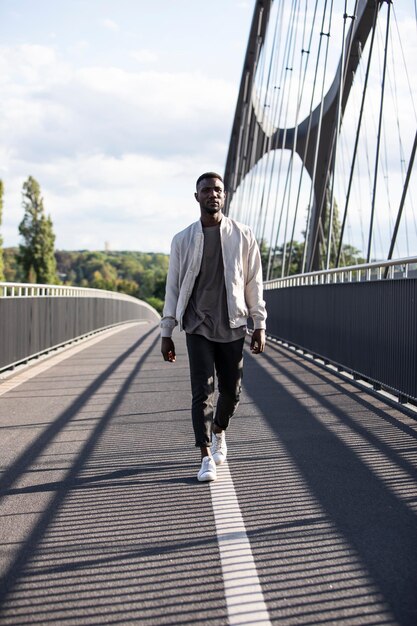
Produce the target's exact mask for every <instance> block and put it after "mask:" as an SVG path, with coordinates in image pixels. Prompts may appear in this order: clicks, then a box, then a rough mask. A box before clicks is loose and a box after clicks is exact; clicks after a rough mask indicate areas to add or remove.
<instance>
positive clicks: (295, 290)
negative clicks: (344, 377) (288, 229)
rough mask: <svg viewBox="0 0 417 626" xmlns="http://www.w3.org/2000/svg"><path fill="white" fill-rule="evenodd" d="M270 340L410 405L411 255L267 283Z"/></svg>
mask: <svg viewBox="0 0 417 626" xmlns="http://www.w3.org/2000/svg"><path fill="white" fill-rule="evenodd" d="M264 297H265V301H266V307H267V311H268V320H267V329H268V334H269V335H270V336H271V337H275V338H276V339H278V340H280V341H282V342H283V343H286V344H288V345H290V346H293V347H296V348H299V349H301V350H302V351H304V352H306V353H309V354H312V355H314V356H316V357H317V358H320V359H322V360H323V361H324V362H326V363H330V364H332V365H334V366H336V367H337V368H338V369H339V370H343V371H345V372H349V373H350V374H352V375H353V376H354V377H355V378H357V379H364V380H367V381H369V382H370V383H372V384H373V385H374V386H375V388H380V389H384V390H388V391H390V392H391V393H394V394H395V395H397V397H398V398H399V399H401V401H402V402H405V401H409V402H413V403H416V402H417V322H416V320H417V257H412V258H407V259H396V260H393V261H384V262H380V263H369V264H366V265H357V266H353V267H347V268H341V269H333V270H328V271H321V272H312V273H310V274H303V275H296V276H289V277H287V278H282V279H278V280H270V281H268V282H267V283H266V284H265V291H264Z"/></svg>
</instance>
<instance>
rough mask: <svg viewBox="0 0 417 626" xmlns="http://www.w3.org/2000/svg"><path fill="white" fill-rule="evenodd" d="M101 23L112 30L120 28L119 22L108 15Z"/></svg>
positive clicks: (115, 30)
mask: <svg viewBox="0 0 417 626" xmlns="http://www.w3.org/2000/svg"><path fill="white" fill-rule="evenodd" d="M100 23H101V25H102V26H104V28H107V30H112V31H114V32H117V31H119V30H120V26H119V24H117V22H115V21H114V20H111V19H110V18H108V17H107V18H104V19H102V20H101V22H100Z"/></svg>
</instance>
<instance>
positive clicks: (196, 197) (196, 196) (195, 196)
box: [194, 192, 198, 202]
mask: <svg viewBox="0 0 417 626" xmlns="http://www.w3.org/2000/svg"><path fill="white" fill-rule="evenodd" d="M194 198H195V199H196V200H197V202H198V193H197V192H196V193H195V194H194Z"/></svg>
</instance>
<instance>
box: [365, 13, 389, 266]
mask: <svg viewBox="0 0 417 626" xmlns="http://www.w3.org/2000/svg"><path fill="white" fill-rule="evenodd" d="M390 15H391V3H390V2H388V11H387V27H386V36H385V51H384V68H383V73H382V85H381V104H380V109H379V122H378V135H377V146H376V155H375V172H374V187H373V193H372V206H371V221H370V224H369V239H368V252H367V255H366V262H367V263H370V258H371V248H372V234H373V232H372V231H373V226H374V217H375V204H376V192H377V182H378V169H379V152H380V147H381V127H382V112H383V107H384V94H385V78H386V69H387V55H388V39H389V37H388V36H389V26H390Z"/></svg>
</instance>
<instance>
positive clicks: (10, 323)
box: [0, 297, 158, 369]
mask: <svg viewBox="0 0 417 626" xmlns="http://www.w3.org/2000/svg"><path fill="white" fill-rule="evenodd" d="M130 320H147V321H149V322H152V323H154V324H156V323H158V314H157V312H156V311H154V310H153V309H151V308H149V307H148V306H147V305H145V304H144V303H141V302H140V300H138V301H137V302H134V301H128V300H118V299H110V298H98V297H80V298H77V297H16V298H0V369H2V368H5V367H7V366H9V365H11V364H14V363H18V362H20V361H23V360H25V359H27V358H28V357H30V356H33V355H36V354H39V353H41V352H45V351H47V350H48V349H50V348H53V347H55V346H59V345H61V344H64V343H66V342H68V341H71V340H73V339H76V338H77V337H82V336H83V335H86V334H88V333H91V332H94V331H96V330H99V329H101V328H106V327H108V326H112V325H114V324H118V323H122V322H127V321H130Z"/></svg>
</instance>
